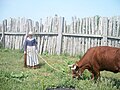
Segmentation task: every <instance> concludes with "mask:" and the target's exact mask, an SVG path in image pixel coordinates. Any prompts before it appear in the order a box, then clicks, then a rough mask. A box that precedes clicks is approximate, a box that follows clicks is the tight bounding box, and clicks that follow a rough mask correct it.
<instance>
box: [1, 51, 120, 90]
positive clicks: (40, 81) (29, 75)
mask: <svg viewBox="0 0 120 90" xmlns="http://www.w3.org/2000/svg"><path fill="white" fill-rule="evenodd" d="M42 57H43V58H44V59H45V60H47V62H49V64H51V65H52V66H54V67H55V68H57V69H59V70H60V71H55V70H53V69H52V68H51V67H49V66H48V65H47V64H46V63H45V62H44V61H43V60H42V59H39V62H40V68H38V69H30V68H24V67H23V52H21V51H18V50H9V49H0V90H46V88H56V87H70V88H75V89H76V90H120V73H118V74H114V73H112V72H107V71H103V72H101V78H100V81H97V82H95V81H91V80H90V73H89V72H88V71H87V70H86V71H85V72H84V74H83V77H82V79H80V80H78V79H72V77H71V71H70V69H69V67H68V64H72V63H74V62H75V61H77V60H79V58H78V56H76V57H71V56H68V55H61V56H57V55H48V54H47V53H45V54H44V55H42Z"/></svg>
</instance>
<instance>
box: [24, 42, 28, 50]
mask: <svg viewBox="0 0 120 90" xmlns="http://www.w3.org/2000/svg"><path fill="white" fill-rule="evenodd" d="M26 50H27V40H25V42H24V51H26Z"/></svg>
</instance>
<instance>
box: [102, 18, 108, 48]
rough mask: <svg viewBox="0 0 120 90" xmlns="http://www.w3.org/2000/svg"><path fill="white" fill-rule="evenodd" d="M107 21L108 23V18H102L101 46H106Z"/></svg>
mask: <svg viewBox="0 0 120 90" xmlns="http://www.w3.org/2000/svg"><path fill="white" fill-rule="evenodd" d="M107 23H108V18H105V17H104V18H103V25H102V26H103V42H102V43H103V44H102V45H103V46H107V28H108V27H107Z"/></svg>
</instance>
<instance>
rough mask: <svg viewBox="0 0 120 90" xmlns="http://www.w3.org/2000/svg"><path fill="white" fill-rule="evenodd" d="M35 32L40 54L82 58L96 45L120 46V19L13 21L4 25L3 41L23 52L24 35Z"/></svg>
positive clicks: (1, 27)
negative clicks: (80, 56) (79, 56)
mask: <svg viewBox="0 0 120 90" xmlns="http://www.w3.org/2000/svg"><path fill="white" fill-rule="evenodd" d="M29 31H33V32H34V34H35V37H36V39H37V41H38V49H39V52H40V54H42V53H46V52H48V53H49V54H69V55H79V54H81V53H85V52H86V50H87V49H88V48H90V47H94V46H112V47H120V16H116V17H110V18H108V17H100V16H94V17H87V18H82V19H80V18H77V17H72V21H71V23H69V24H68V23H67V22H66V20H65V18H64V17H58V16H55V17H47V18H46V20H45V21H44V22H43V21H42V19H40V21H36V22H35V21H32V20H31V19H25V18H17V19H16V18H9V19H5V20H4V21H3V22H2V23H1V24H0V36H1V41H2V43H3V45H4V47H5V48H11V49H22V48H23V41H24V36H25V34H27V33H28V32H29Z"/></svg>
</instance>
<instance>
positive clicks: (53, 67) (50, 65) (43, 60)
mask: <svg viewBox="0 0 120 90" xmlns="http://www.w3.org/2000/svg"><path fill="white" fill-rule="evenodd" d="M37 55H38V57H39V58H41V59H42V60H43V61H44V62H45V63H46V64H47V65H48V66H49V67H51V68H52V69H54V70H56V71H58V72H62V71H60V70H58V69H56V68H54V67H53V66H51V65H50V64H49V63H48V62H47V61H46V60H45V59H44V58H42V57H41V56H40V55H39V54H37Z"/></svg>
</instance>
